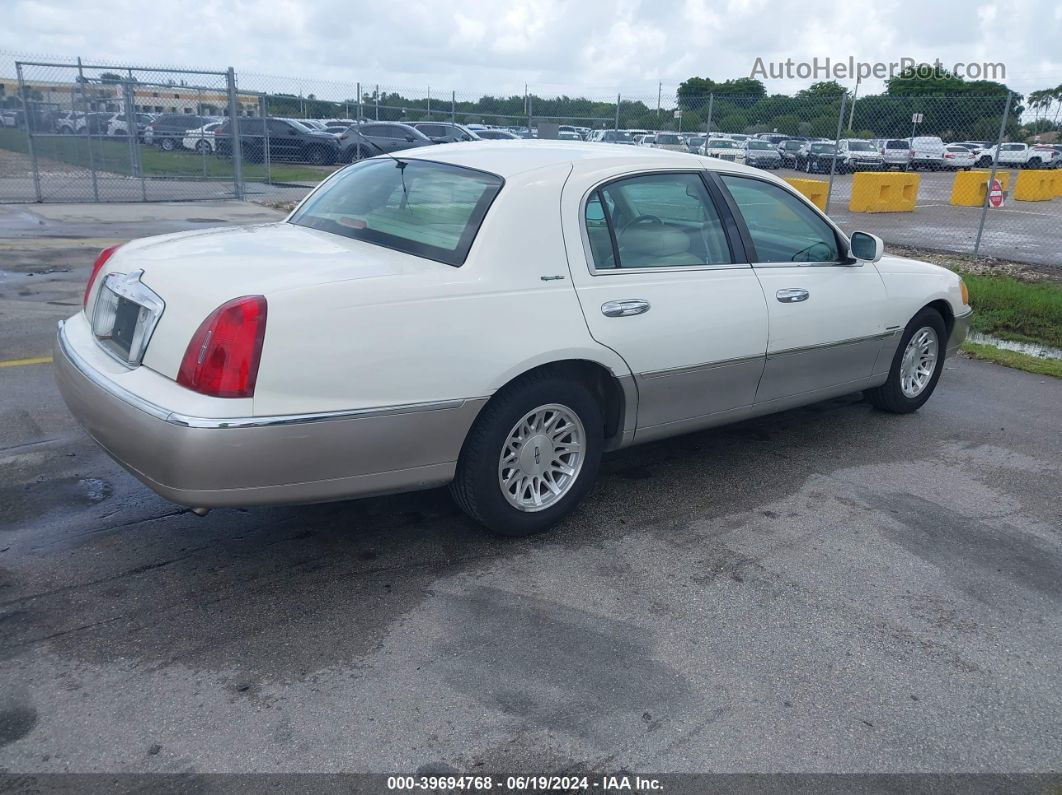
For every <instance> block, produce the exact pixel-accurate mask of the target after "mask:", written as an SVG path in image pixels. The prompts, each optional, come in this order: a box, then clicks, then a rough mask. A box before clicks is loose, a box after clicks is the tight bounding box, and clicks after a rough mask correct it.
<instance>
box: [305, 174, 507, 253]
mask: <svg viewBox="0 0 1062 795" xmlns="http://www.w3.org/2000/svg"><path fill="white" fill-rule="evenodd" d="M501 187H502V179H501V177H498V176H496V175H494V174H487V173H485V172H482V171H474V170H472V169H468V168H461V167H459V166H452V165H449V164H446V163H431V162H427V161H422V160H395V159H391V158H388V159H385V160H364V161H362V162H360V163H358V164H356V165H353V166H350V167H349V168H347V169H345V170H344V171H343V172H341V173H340V174H337V175H336V176H335V177H334V178H333V179H331V180H329V181H328V182H327V183H326V184H325V185H324V186H322V187H321V189H320V190H319V191H317V192H316V193H315V194H314V195H313V196H311V197H310V199H309V200H308V201H307V202H306V203H305V204H304V205H303V206H302V207H300V208H299V210H298V211H297V212H296V213H295V215H294V216H292V218H291V223H293V224H295V225H297V226H307V227H310V228H311V229H320V230H323V231H325V232H331V233H333V234H337V235H343V236H344V237H351V238H354V239H355V240H362V241H365V242H366V243H373V244H375V245H378V246H383V247H385V248H391V249H395V250H397V251H404V252H406V253H407V254H413V255H415V256H418V257H424V258H426V259H432V260H436V261H438V262H443V263H446V264H447V265H461V264H463V263H464V261H465V258H466V257H467V256H468V251H469V249H470V248H471V247H472V241H473V240H474V239H475V236H476V232H478V231H479V227H480V224H481V223H482V222H483V218H484V216H485V215H486V213H487V210H488V209H489V208H490V205H491V202H493V201H494V197H495V196H497V195H498V191H500V190H501Z"/></svg>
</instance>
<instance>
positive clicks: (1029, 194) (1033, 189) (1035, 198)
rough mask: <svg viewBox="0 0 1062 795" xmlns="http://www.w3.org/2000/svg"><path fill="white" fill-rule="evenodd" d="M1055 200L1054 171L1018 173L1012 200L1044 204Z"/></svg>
mask: <svg viewBox="0 0 1062 795" xmlns="http://www.w3.org/2000/svg"><path fill="white" fill-rule="evenodd" d="M1053 198H1055V172H1054V171H1019V172H1018V182H1017V183H1016V184H1015V185H1014V199H1015V201H1019V202H1045V201H1050V200H1051V199H1053Z"/></svg>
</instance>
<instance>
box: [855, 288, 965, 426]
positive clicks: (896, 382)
mask: <svg viewBox="0 0 1062 795" xmlns="http://www.w3.org/2000/svg"><path fill="white" fill-rule="evenodd" d="M923 328H931V329H933V331H935V332H936V335H937V351H936V362H935V365H934V370H933V374H932V375H931V376H930V378H929V382H928V383H927V384H926V385H925V387H923V389H922V391H921V392H919V393H918V394H917V395H916V396H914V397H908V396H907V395H905V394H904V392H903V388H902V387H901V385H900V368H901V366H902V365H903V360H904V354H905V353H906V351H907V345H908V343H909V342H910V341H911V338H912V337H914V336H915V334H916V333H917V332H919V331H921V330H922V329H923ZM947 344H948V332H947V325H946V324H945V323H944V318H942V317H941V316H940V313H939V312H938V311H937V310H935V309H930V308H929V307H926V308H925V309H923V310H921V311H920V312H919V313H918V314H917V315H915V316H914V317H913V318H912V319H911V322H910V323H908V324H907V328H905V329H904V330H903V335H902V336H901V337H900V344H899V345H898V346H896V353H895V355H894V356H893V357H892V367H890V368H889V378H888V380H887V381H886V382H885V383H884V384H882V385H881V386H878V387H874V388H873V389H867V390H866V391H865V392H864V393H863V394H864V395H866V398H867V400H869V401H870V403H871V404H872V405H873V406H874V407H875V408H878V409H881V410H882V411H889V412H892V413H893V414H910V413H911V412H912V411H917V410H918V409H920V408H921V407H922V406H923V404H925V402H926V401H927V400H929V397H930V395H932V394H933V390H934V389H936V388H937V382H938V381H939V380H940V374H941V372H942V371H943V370H944V353H945V350H946V348H947Z"/></svg>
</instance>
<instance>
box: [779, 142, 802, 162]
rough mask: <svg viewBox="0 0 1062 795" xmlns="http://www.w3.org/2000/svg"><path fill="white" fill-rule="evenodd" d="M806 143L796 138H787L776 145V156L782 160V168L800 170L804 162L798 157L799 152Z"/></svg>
mask: <svg viewBox="0 0 1062 795" xmlns="http://www.w3.org/2000/svg"><path fill="white" fill-rule="evenodd" d="M805 145H806V143H805V142H804V141H802V140H798V139H796V138H789V139H787V140H785V141H782V142H781V143H780V144H779V145H778V155H779V156H780V157H781V159H782V167H783V168H796V169H800V168H802V167H803V165H804V160H803V158H802V157H801V156H800V153H801V151H802V150H803V149H804V148H805Z"/></svg>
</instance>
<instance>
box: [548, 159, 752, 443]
mask: <svg viewBox="0 0 1062 795" xmlns="http://www.w3.org/2000/svg"><path fill="white" fill-rule="evenodd" d="M703 175H704V172H703V171H686V172H675V171H669V172H656V173H648V174H641V175H636V176H627V177H623V178H620V179H612V180H608V179H602V178H601V177H598V178H597V180H596V181H597V184H595V178H594V176H592V175H591V176H587V177H585V178H583V179H582V180H580V182H579V183H578V184H573V183H572V182H569V183H568V184H567V185H566V186H565V190H564V198H563V199H562V208H563V215H562V217H563V223H564V229H565V233H564V234H565V241H566V244H567V250H568V257H569V264H570V265H571V272H572V278H573V281H574V284H575V288H576V291H577V293H578V296H579V301H580V304H581V306H582V310H583V315H584V316H585V318H586V323H587V326H588V327H589V330H590V333H591V335H592V336H593V337H594V339H596V340H597V341H598V342H600V343H602V344H603V345H607V346H608V347H609V348H611V349H613V350H614V351H616V352H617V353H618V354H619V355H620V356H622V357H623V359H624V360H625V361H626V362H627V365H628V366H629V367H630V369H631V372H632V373H633V374H634V377H635V380H636V383H637V386H638V395H639V398H638V417H637V426H638V430H637V432H636V434H637V435H638V436H637V438H652V436H654V435H655V434H656V433H661V434H662V433H666V432H668V431H669V430H671V429H675V428H677V427H678V426H681V425H687V426H695V425H697V424H698V423H703V421H704V420H705V419H706V418H708V417H709V416H710V415H713V414H719V413H723V412H728V411H731V410H735V409H741V408H742V407H746V406H749V405H751V403H752V400H753V397H754V396H755V392H756V384H757V383H758V381H759V378H760V375H761V373H762V371H763V362H764V354H765V351H766V345H767V309H766V307H765V305H764V300H763V293H762V291H761V290H760V286H759V282H758V281H757V280H756V275H755V273H754V272H753V270H752V268H751V267H750V266H749V265H748V264H747V262H745V261H744V257H743V255H742V254H741V253H740V251H734V250H733V248H732V245H731V244H732V243H734V244H736V245H737V246H739V247H740V242H737V241H736V237H733V236H728V234H727V225H728V223H729V224H730V225H731V226H732V225H733V221H732V220H730V219H729V216H728V215H727V214H726V213H725V211H721V210H720V207H719V204H718V201H719V194H718V191H717V189H716V188H715V187H714V186H713V187H711V188H709V186H708V184H707V183H706V182H705V180H704V176H703ZM713 194H715V198H713ZM724 219H726V220H724Z"/></svg>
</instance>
